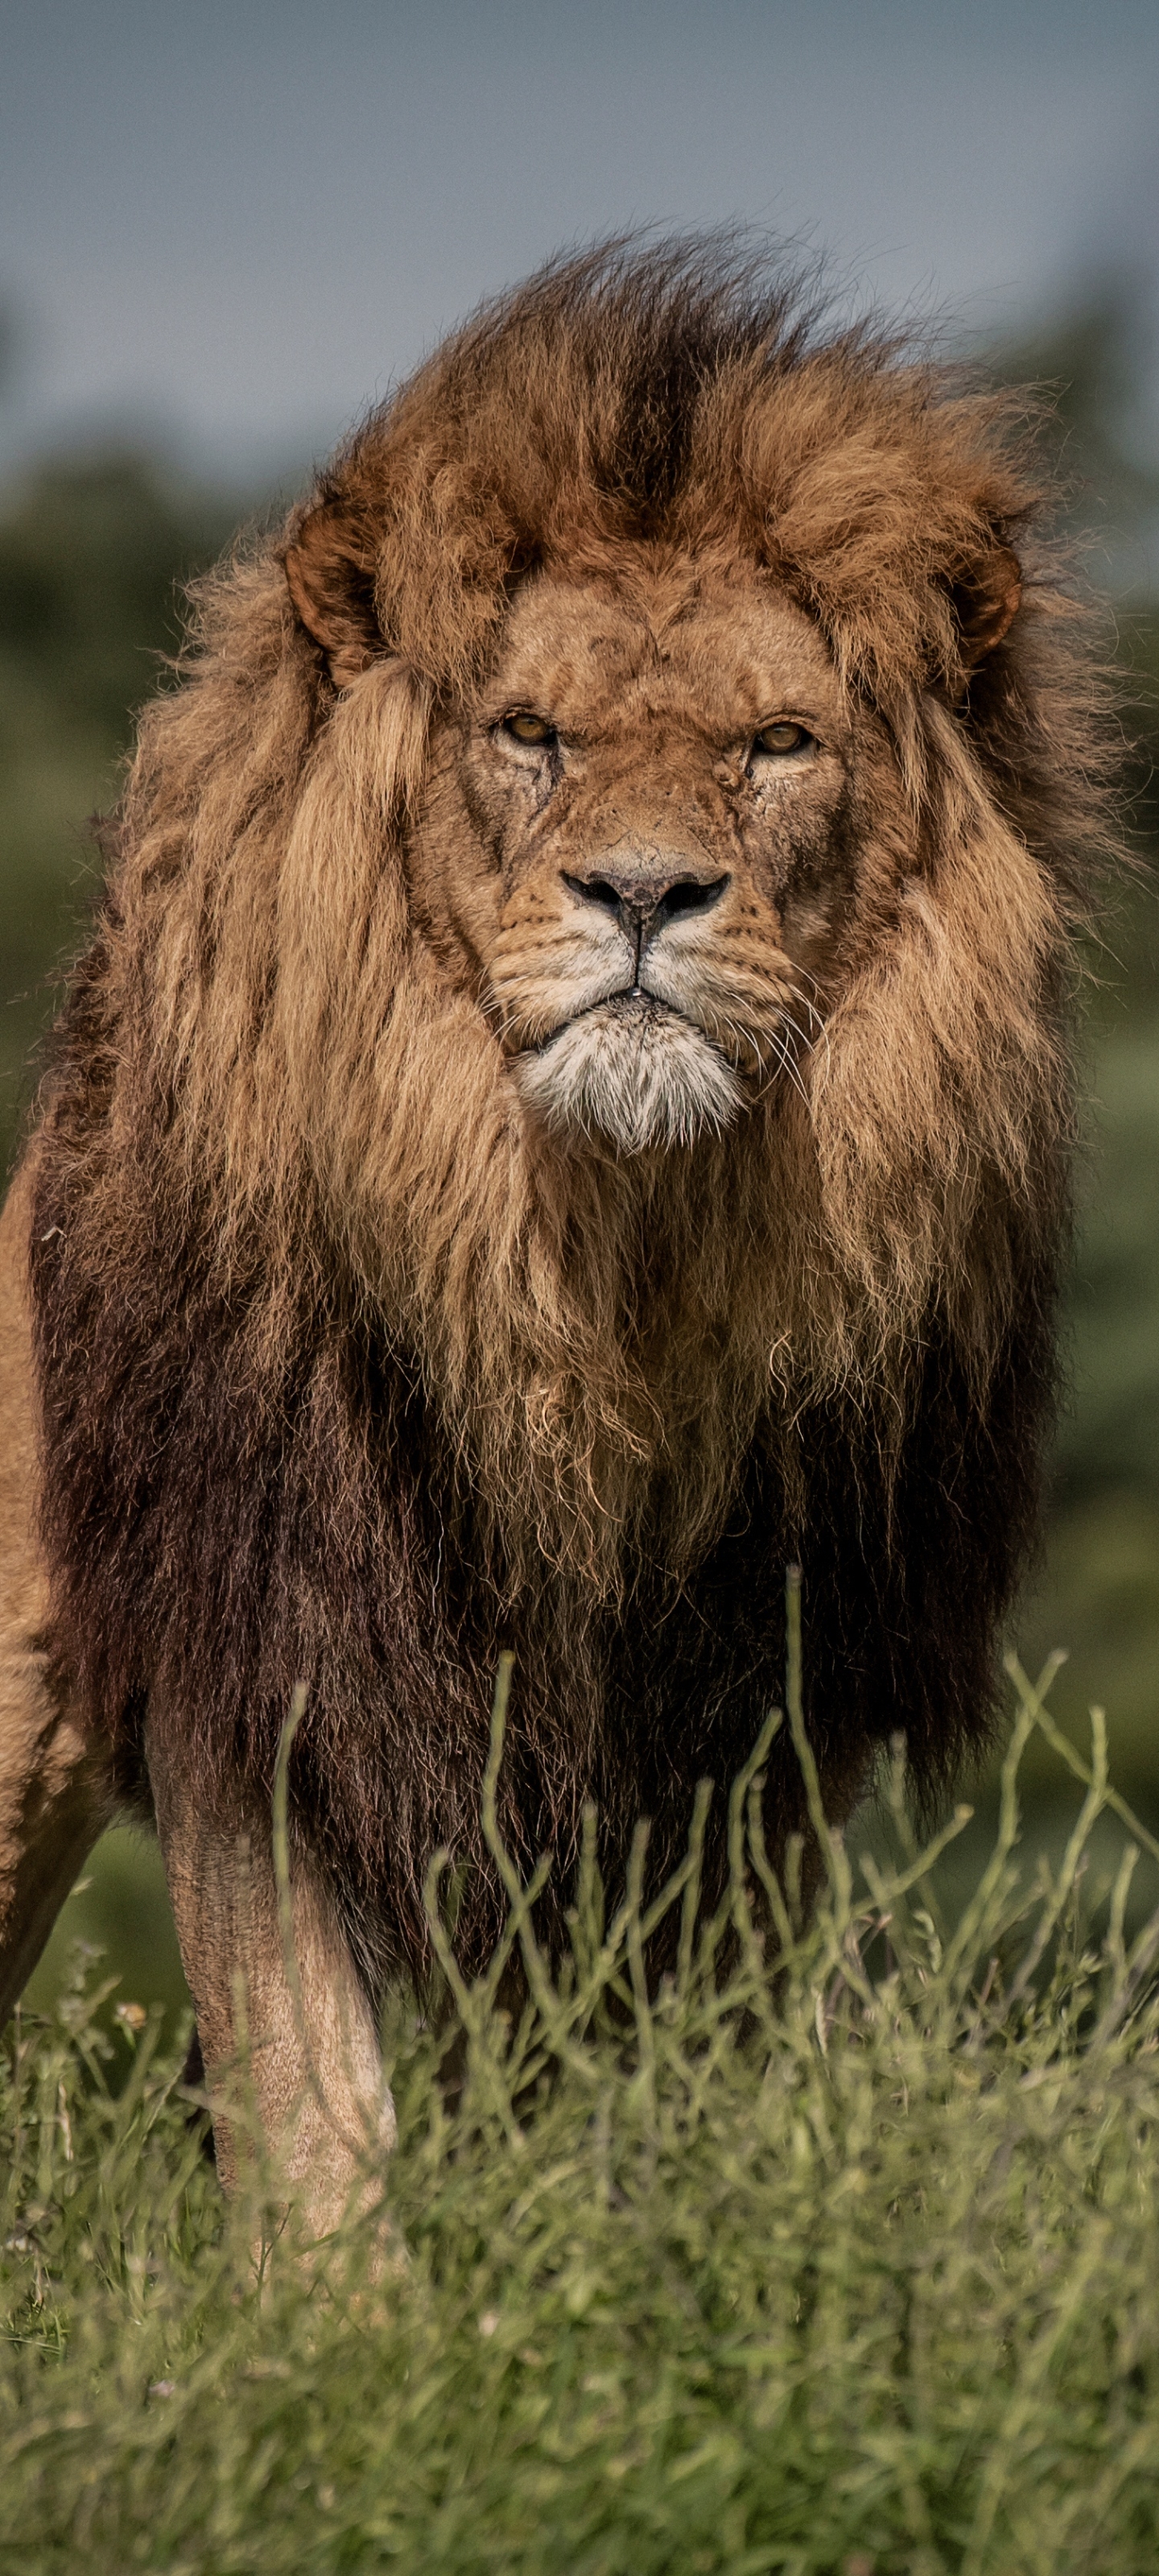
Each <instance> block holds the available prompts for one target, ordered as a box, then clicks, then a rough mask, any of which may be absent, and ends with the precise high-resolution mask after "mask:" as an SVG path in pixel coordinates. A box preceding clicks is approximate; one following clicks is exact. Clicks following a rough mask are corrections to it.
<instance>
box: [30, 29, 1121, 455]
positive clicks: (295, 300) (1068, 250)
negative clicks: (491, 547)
mask: <svg viewBox="0 0 1159 2576" xmlns="http://www.w3.org/2000/svg"><path fill="white" fill-rule="evenodd" d="M0 62H2V66H3V69H2V76H0V302H6V303H7V305H8V308H9V310H10V311H11V312H12V313H13V314H14V315H15V317H16V321H17V325H18V332H17V341H16V350H15V356H14V361H13V365H12V368H11V370H10V375H9V381H8V386H7V391H6V395H5V397H4V399H3V403H2V405H0V412H2V415H3V423H2V427H0V440H2V444H3V447H4V449H5V451H6V453H7V454H8V456H9V457H11V456H12V455H13V454H14V453H18V452H19V451H20V450H22V449H25V450H26V449H27V448H28V447H29V446H31V445H34V444H38V443H40V442H41V441H43V440H44V438H45V437H51V438H53V439H56V438H66V437H67V438H71V437H73V436H76V435H86V436H87V435H92V434H94V433H96V434H103V433H106V432H107V431H109V430H110V429H122V428H129V429H131V430H133V431H134V432H136V433H137V434H138V435H140V434H141V433H145V434H150V435H160V436H162V437H164V438H165V439H167V440H168V441H169V442H170V443H172V444H173V445H175V447H176V448H177V449H178V451H179V452H180V453H183V454H184V456H185V457H186V458H187V459H188V461H189V462H190V463H193V464H196V465H197V466H198V467H199V468H200V469H202V470H205V469H207V468H209V469H212V470H215V471H220V472H223V473H228V474H230V475H231V476H237V475H245V476H252V475H254V474H257V473H267V472H269V471H270V470H272V469H274V468H276V467H277V466H278V465H279V464H280V463H281V462H282V461H283V460H284V461H285V462H287V463H290V462H297V461H298V460H300V459H304V458H305V457H307V456H309V455H310V454H312V453H316V452H320V451H322V450H324V449H325V448H326V447H327V446H328V445H329V444H330V442H331V441H332V439H333V438H334V436H335V435H336V434H337V433H338V432H339V431H340V430H341V429H342V428H343V427H344V426H345V425H346V424H347V423H348V422H349V421H350V420H351V419H352V418H353V417H355V416H356V415H357V414H358V413H359V412H360V411H361V410H362V409H363V408H364V406H365V405H366V403H367V401H368V400H370V399H372V398H373V397H374V396H375V395H377V394H380V393H382V392H384V391H385V390H386V389H387V387H388V385H389V383H390V381H391V379H392V377H393V376H395V375H397V374H398V373H399V372H400V371H401V370H403V369H405V368H407V367H408V366H409V365H411V364H412V363H413V361H414V360H415V358H416V357H417V356H418V355H419V354H420V352H421V351H422V350H423V349H424V348H425V347H426V346H428V345H429V343H430V342H431V341H432V340H433V339H434V338H436V337H437V336H438V334H439V332H440V331H441V330H443V329H444V328H445V326H446V325H447V324H448V323H449V322H451V321H452V320H454V319H455V318H456V316H458V315H460V314H461V313H462V312H463V311H464V310H465V309H467V308H468V307H469V306H470V305H471V304H472V303H474V302H475V301H476V300H477V299H478V298H479V297H480V296H482V295H484V294H488V293H490V292H492V291H493V290H494V289H495V288H496V287H498V286H500V285H502V284H503V283H504V282H505V281H507V280H509V279H511V278H513V277H516V276H518V275H519V274H521V273H522V272H524V271H525V270H527V269H528V268H530V267H533V266H535V265H536V263H537V262H538V261H539V260H541V259H542V258H544V257H546V256H547V254H548V253H549V252H551V251H552V250H554V249H557V248H558V247H559V246H560V245H561V244H562V243H565V242H572V241H575V240H578V239H586V238H589V237H591V236H592V235H594V234H598V233H604V232H608V231H613V230H619V229H621V228H622V227H624V226H627V225H631V224H634V223H651V222H659V223H661V224H663V225H664V226H666V227H668V226H672V225H676V226H689V225H701V224H705V223H719V222H721V221H726V220H729V219H736V218H739V219H740V220H742V221H748V222H753V223H756V224H759V225H761V226H763V227H765V228H768V229H770V230H772V231H774V232H775V233H777V234H780V235H785V236H790V237H793V236H796V237H798V238H800V237H803V238H804V239H805V240H806V241H807V242H808V243H809V244H810V245H811V246H813V247H814V248H817V249H824V250H826V251H827V252H829V253H830V254H831V256H832V258H833V260H834V262H835V264H836V267H837V270H838V273H839V274H840V275H841V276H842V277H843V278H844V279H845V280H846V281H847V284H848V289H849V292H850V293H851V294H853V295H854V296H860V297H862V298H876V299H880V300H882V301H884V302H886V303H887V304H889V305H890V306H893V307H897V306H901V307H903V308H906V309H908V310H910V311H916V312H917V313H918V314H921V315H926V314H933V313H948V314H949V315H950V316H951V317H952V320H953V324H954V327H955V329H956V331H957V334H958V336H959V337H960V336H961V335H962V334H963V333H965V332H971V331H973V332H989V331H991V330H993V329H995V328H998V329H1017V328H1021V327H1025V325H1026V323H1027V322H1028V321H1029V320H1032V319H1033V320H1037V319H1038V318H1039V317H1041V316H1042V315H1043V314H1044V313H1048V312H1049V311H1050V310H1051V309H1052V308H1053V309H1055V310H1057V309H1059V308H1061V307H1062V306H1063V305H1064V304H1065V302H1066V300H1067V298H1068V296H1069V295H1071V294H1072V293H1073V292H1074V291H1075V290H1076V287H1077V286H1078V285H1079V284H1080V283H1081V282H1082V281H1083V280H1085V279H1086V278H1089V277H1090V276H1091V275H1093V274H1094V273H1096V272H1098V271H1099V270H1106V269H1110V268H1114V267H1123V268H1131V269H1134V270H1136V271H1138V272H1140V273H1141V274H1142V275H1143V276H1144V277H1149V278H1150V279H1151V281H1152V282H1154V280H1155V277H1156V274H1157V272H1159V240H1157V236H1159V150H1157V141H1156V138H1157V132H1159V115H1157V110H1159V6H1157V5H1156V0H1102V5H1093V0H968V5H943V0H922V4H921V5H911V0H796V4H795V5H793V6H789V5H785V0H695V5H688V0H621V5H619V6H615V5H611V0H570V5H569V0H412V5H410V6H398V5H395V0H310V5H306V0H0Z"/></svg>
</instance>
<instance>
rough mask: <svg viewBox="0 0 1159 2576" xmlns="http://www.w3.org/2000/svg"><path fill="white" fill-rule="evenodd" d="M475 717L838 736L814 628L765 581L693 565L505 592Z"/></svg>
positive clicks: (824, 655)
mask: <svg viewBox="0 0 1159 2576" xmlns="http://www.w3.org/2000/svg"><path fill="white" fill-rule="evenodd" d="M486 698H487V710H486V711H487V712H488V713H493V714H496V715H497V714H499V713H501V712H503V710H504V709H505V708H506V707H507V706H509V705H512V704H515V703H517V702H524V701H526V702H527V703H528V704H531V705H534V706H535V707H536V708H537V709H538V710H539V711H540V712H542V713H544V714H550V715H551V717H552V719H553V721H555V722H556V723H558V724H559V725H561V727H566V726H567V725H568V724H569V723H570V724H572V725H574V726H575V727H576V728H577V729H578V730H580V731H583V732H587V731H592V730H594V731H604V730H605V729H612V730H620V729H621V728H622V727H623V726H625V725H626V724H629V723H631V724H635V723H638V722H640V721H641V720H643V721H645V722H647V721H648V720H649V719H650V718H652V719H657V718H662V717H663V716H665V715H673V714H679V715H682V716H685V717H688V718H691V719H693V720H694V721H695V722H696V723H697V724H698V725H699V726H702V727H703V728H704V729H705V730H706V731H707V732H708V733H710V734H719V735H720V736H721V738H722V739H726V738H728V737H729V736H731V735H732V734H734V733H736V732H738V731H743V730H744V728H745V726H746V725H748V724H753V723H756V722H757V721H758V720H759V719H760V718H762V717H766V716H768V715H769V714H770V713H772V712H774V711H775V710H777V709H779V708H781V707H788V708H791V709H792V711H793V712H794V713H795V714H798V715H801V716H808V715H813V716H814V717H815V718H816V719H817V720H819V721H820V720H823V721H825V722H826V723H827V724H828V725H829V726H830V727H833V726H837V727H842V725H843V717H844V708H843V701H842V692H841V687H840V682H839V680H838V676H837V672H836V669H835V667H834V664H833V660H832V657H831V655H830V653H829V651H828V648H827V646H826V644H825V642H824V639H823V637H822V636H821V634H820V632H819V630H818V628H817V627H816V626H815V625H814V624H813V622H812V620H811V619H810V618H809V617H807V616H806V615H805V613H804V611H803V610H802V609H800V608H798V607H797V605H796V604H795V602H794V601H792V600H791V599H789V598H788V596H787V595H786V594H785V593H784V592H783V591H781V590H778V589H777V587H776V586H775V585H774V584H773V582H772V581H770V580H768V579H766V578H762V577H760V576H758V575H757V574H755V573H754V574H752V575H750V576H749V578H748V579H747V580H745V579H743V578H739V577H737V578H733V579H731V580H728V579H725V578H724V577H722V576H721V575H719V574H716V575H713V574H704V575H700V574H698V573H697V570H696V567H695V564H694V563H693V564H685V565H682V566H681V567H679V568H678V569H677V570H673V571H670V572H665V571H655V572H652V573H646V572H641V571H640V570H638V569H636V568H633V569H632V570H631V572H630V573H629V574H628V575H627V576H626V577H625V578H624V579H623V580H620V581H616V580H615V579H613V578H612V577H611V576H606V577H604V578H602V579H600V580H598V581H593V580H567V579H563V578H561V577H559V576H555V575H551V574H541V575H540V576H539V577H538V578H537V579H535V580H534V581H532V582H529V583H527V584H526V585H525V586H524V588H523V590H522V591H521V592H520V593H518V594H517V596H516V599H515V602H514V605H513V607H512V610H511V614H510V618H509V621H508V625H507V629H506V632H505V635H504V639H503V644H502V647H501V650H500V653H499V656H498V659H497V661H496V665H495V668H494V670H493V672H492V675H491V679H490V682H489V684H488V687H487V691H486Z"/></svg>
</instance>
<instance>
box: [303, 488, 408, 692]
mask: <svg viewBox="0 0 1159 2576" xmlns="http://www.w3.org/2000/svg"><path fill="white" fill-rule="evenodd" d="M282 560H283V563H284V564H285V568H286V580H287V582H288V584H289V589H290V597H291V599H292V600H293V603H294V606H295V608H296V609H297V612H298V615H299V617H300V618H301V621H302V624H303V626H304V627H305V629H306V632H307V634H308V635H312V636H313V638H314V642H315V643H316V644H320V645H321V647H322V650H323V652H324V654H325V656H326V661H327V665H328V667H329V671H330V677H331V679H332V680H333V682H334V686H335V688H336V689H348V688H349V686H350V683H351V681H352V680H356V679H357V678H358V675H359V672H360V671H365V670H366V669H367V667H368V665H369V664H370V663H371V662H373V661H374V660H375V659H376V657H377V656H378V655H379V654H380V653H382V651H383V650H384V644H383V636H382V630H381V627H380V626H379V623H378V616H377V613H376V610H375V605H374V561H373V556H372V554H371V552H370V549H369V547H368V545H367V543H366V539H365V535H364V534H363V532H362V531H361V530H360V529H359V528H358V526H357V524H356V523H355V522H354V521H353V520H352V518H351V514H350V512H349V511H348V510H347V509H345V508H344V507H343V505H342V504H341V502H335V501H320V502H319V504H318V507H317V508H316V509H314V510H311V511H310V512H309V514H308V516H307V517H306V518H305V519H303V521H302V523H301V526H300V527H299V529H298V532H297V535H296V537H295V538H294V540H293V543H292V544H291V545H288V546H287V548H286V551H285V554H284V556H283V558H282Z"/></svg>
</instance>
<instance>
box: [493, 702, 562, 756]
mask: <svg viewBox="0 0 1159 2576" xmlns="http://www.w3.org/2000/svg"><path fill="white" fill-rule="evenodd" d="M503 731H504V733H509V734H510V736H511V739H512V741H513V742H527V743H531V744H532V745H533V746H535V747H537V748H538V749H539V750H541V751H542V750H545V749H546V747H547V745H548V743H550V742H554V741H555V726H554V725H550V724H549V723H548V721H547V718H546V716H533V715H532V713H531V710H530V708H529V707H517V708H516V710H515V713H514V714H513V715H509V716H504V718H503Z"/></svg>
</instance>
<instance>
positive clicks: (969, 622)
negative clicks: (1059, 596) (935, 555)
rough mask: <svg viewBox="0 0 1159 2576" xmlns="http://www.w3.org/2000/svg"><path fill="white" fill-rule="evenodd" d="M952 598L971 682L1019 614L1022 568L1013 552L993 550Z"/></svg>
mask: <svg viewBox="0 0 1159 2576" xmlns="http://www.w3.org/2000/svg"><path fill="white" fill-rule="evenodd" d="M951 598H952V600H953V605H954V615H955V617H956V619H957V623H958V637H959V644H960V649H961V655H962V662H963V666H964V669H965V671H966V675H967V678H968V677H969V676H970V674H971V673H972V672H974V671H976V670H977V668H978V665H979V663H980V662H984V661H985V659H986V656H987V654H988V653H992V652H993V651H994V648H995V645H997V644H1000V643H1001V641H1002V638H1003V636H1004V635H1005V633H1006V631H1007V628H1008V627H1009V626H1010V625H1012V623H1013V621H1014V619H1015V617H1016V616H1017V614H1018V610H1019V606H1020V604H1021V600H1022V566H1021V564H1020V563H1019V560H1018V557H1017V555H1016V554H1015V553H1014V551H1013V548H1012V547H1010V546H1001V545H995V546H993V547H991V549H990V551H989V553H988V554H987V555H985V556H984V557H983V559H982V561H981V562H980V563H978V564H976V565H971V568H970V571H969V573H968V574H966V575H965V576H964V577H963V578H962V579H961V580H959V581H956V582H955V583H954V584H953V588H952V591H951Z"/></svg>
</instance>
